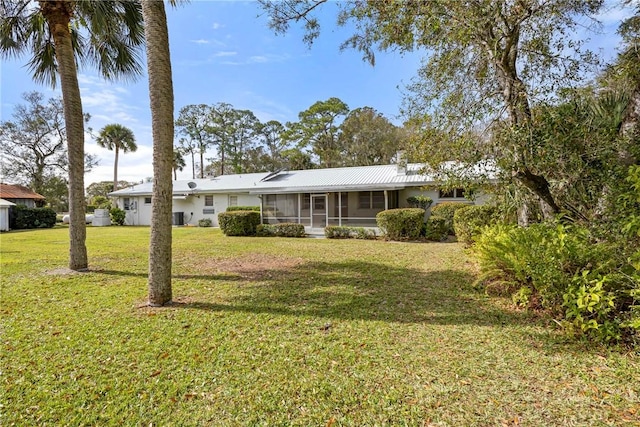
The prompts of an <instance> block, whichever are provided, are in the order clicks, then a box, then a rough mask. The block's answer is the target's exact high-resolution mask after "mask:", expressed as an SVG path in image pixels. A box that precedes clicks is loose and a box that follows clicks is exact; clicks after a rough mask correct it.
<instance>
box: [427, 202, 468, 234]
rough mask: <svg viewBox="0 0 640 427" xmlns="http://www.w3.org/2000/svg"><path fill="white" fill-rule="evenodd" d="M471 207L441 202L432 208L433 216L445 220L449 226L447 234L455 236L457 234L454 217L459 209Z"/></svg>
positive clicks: (463, 204)
mask: <svg viewBox="0 0 640 427" xmlns="http://www.w3.org/2000/svg"><path fill="white" fill-rule="evenodd" d="M467 206H469V205H468V204H466V203H460V202H441V203H438V204H437V205H435V206H434V207H432V208H431V215H433V216H437V217H440V218H443V219H444V220H445V224H446V226H447V234H450V235H453V236H455V234H456V232H455V229H454V228H453V216H454V215H455V213H456V211H457V210H458V209H462V208H465V207H467Z"/></svg>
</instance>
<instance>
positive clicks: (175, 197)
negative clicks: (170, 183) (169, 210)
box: [173, 194, 187, 200]
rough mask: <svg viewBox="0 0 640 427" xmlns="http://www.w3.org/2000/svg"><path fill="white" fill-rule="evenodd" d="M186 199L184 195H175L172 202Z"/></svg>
mask: <svg viewBox="0 0 640 427" xmlns="http://www.w3.org/2000/svg"><path fill="white" fill-rule="evenodd" d="M186 199H187V195H186V194H176V195H175V196H173V200H186Z"/></svg>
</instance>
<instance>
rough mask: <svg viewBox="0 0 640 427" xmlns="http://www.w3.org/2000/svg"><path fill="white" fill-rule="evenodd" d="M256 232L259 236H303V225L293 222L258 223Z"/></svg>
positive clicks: (304, 234)
mask: <svg viewBox="0 0 640 427" xmlns="http://www.w3.org/2000/svg"><path fill="white" fill-rule="evenodd" d="M256 234H257V235H258V236H261V237H305V236H306V233H305V232H304V225H302V224H298V223H295V222H281V223H278V224H258V226H257V227H256Z"/></svg>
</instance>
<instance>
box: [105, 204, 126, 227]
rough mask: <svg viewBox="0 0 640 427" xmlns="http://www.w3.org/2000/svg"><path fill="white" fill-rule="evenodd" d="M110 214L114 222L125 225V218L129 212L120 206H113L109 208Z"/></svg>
mask: <svg viewBox="0 0 640 427" xmlns="http://www.w3.org/2000/svg"><path fill="white" fill-rule="evenodd" d="M109 216H110V217H111V223H112V224H114V225H124V220H125V218H126V216H127V213H126V212H125V211H124V210H122V209H120V208H116V207H113V208H111V209H110V210H109Z"/></svg>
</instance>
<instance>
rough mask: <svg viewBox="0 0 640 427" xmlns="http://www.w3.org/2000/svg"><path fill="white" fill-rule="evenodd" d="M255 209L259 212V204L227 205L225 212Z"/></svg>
mask: <svg viewBox="0 0 640 427" xmlns="http://www.w3.org/2000/svg"><path fill="white" fill-rule="evenodd" d="M235 211H256V212H260V206H227V212H235Z"/></svg>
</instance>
